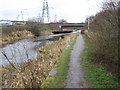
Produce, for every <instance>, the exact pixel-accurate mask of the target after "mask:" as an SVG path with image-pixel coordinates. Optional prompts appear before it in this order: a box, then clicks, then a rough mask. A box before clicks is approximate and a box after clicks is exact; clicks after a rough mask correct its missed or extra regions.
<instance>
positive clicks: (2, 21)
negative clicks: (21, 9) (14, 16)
mask: <svg viewBox="0 0 120 90" xmlns="http://www.w3.org/2000/svg"><path fill="white" fill-rule="evenodd" d="M24 24H26V21H12V20H0V25H24Z"/></svg>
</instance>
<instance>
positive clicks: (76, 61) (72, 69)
mask: <svg viewBox="0 0 120 90" xmlns="http://www.w3.org/2000/svg"><path fill="white" fill-rule="evenodd" d="M83 49H84V41H83V38H82V36H81V35H79V36H78V37H77V40H76V43H75V45H74V47H73V50H72V52H71V57H70V63H69V71H68V76H67V80H66V88H87V85H86V81H85V79H84V75H83V70H82V66H81V64H80V55H81V53H82V51H83Z"/></svg>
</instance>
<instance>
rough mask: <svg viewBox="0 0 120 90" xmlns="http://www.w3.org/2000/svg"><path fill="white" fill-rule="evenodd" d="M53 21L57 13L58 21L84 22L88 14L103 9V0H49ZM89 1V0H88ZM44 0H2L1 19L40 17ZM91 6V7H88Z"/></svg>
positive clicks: (0, 1) (0, 5) (0, 2)
mask: <svg viewBox="0 0 120 90" xmlns="http://www.w3.org/2000/svg"><path fill="white" fill-rule="evenodd" d="M47 1H48V4H49V7H50V8H49V10H50V18H51V21H54V19H55V15H56V16H57V21H59V20H60V19H62V18H63V19H65V20H67V22H84V20H85V19H86V17H87V16H88V15H95V14H96V13H97V12H99V11H100V10H101V5H102V2H103V0H47ZM88 1H89V2H88ZM42 6H43V0H0V20H1V19H10V20H17V16H18V15H19V17H18V20H22V15H21V11H22V13H23V17H24V19H25V20H27V19H28V18H32V17H38V15H39V14H40V15H41V13H42ZM88 8H89V9H88Z"/></svg>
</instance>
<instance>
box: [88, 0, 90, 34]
mask: <svg viewBox="0 0 120 90" xmlns="http://www.w3.org/2000/svg"><path fill="white" fill-rule="evenodd" d="M89 5H90V4H89V0H88V33H90V16H89V11H90V7H89Z"/></svg>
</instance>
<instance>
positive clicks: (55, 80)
mask: <svg viewBox="0 0 120 90" xmlns="http://www.w3.org/2000/svg"><path fill="white" fill-rule="evenodd" d="M76 38H77V36H76V37H75V38H74V39H73V41H72V42H71V43H70V46H69V47H68V48H67V49H65V50H64V52H63V53H62V55H61V56H60V58H59V60H58V62H57V64H56V65H55V67H54V68H57V72H58V73H57V74H56V75H54V76H48V77H47V79H46V81H45V82H43V83H42V85H41V87H42V88H64V87H65V80H66V78H67V74H68V69H69V66H68V63H69V60H70V53H71V50H72V48H73V45H74V44H75V42H76Z"/></svg>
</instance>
